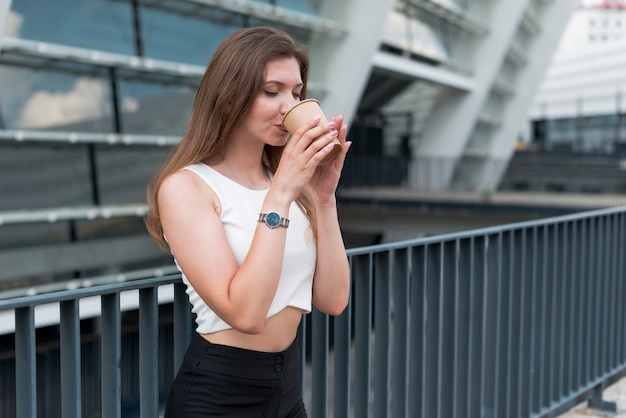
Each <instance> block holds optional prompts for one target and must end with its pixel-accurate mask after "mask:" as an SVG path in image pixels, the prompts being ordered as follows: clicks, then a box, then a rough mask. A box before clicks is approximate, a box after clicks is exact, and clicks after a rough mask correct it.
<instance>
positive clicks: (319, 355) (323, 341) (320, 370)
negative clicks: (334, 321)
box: [311, 309, 328, 418]
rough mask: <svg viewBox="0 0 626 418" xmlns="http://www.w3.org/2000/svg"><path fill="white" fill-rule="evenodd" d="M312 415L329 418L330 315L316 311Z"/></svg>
mask: <svg viewBox="0 0 626 418" xmlns="http://www.w3.org/2000/svg"><path fill="white" fill-rule="evenodd" d="M311 335H312V341H311V364H312V366H313V367H312V375H311V382H312V388H311V389H312V402H311V415H312V416H314V417H316V418H318V417H319V418H325V417H327V416H328V409H327V408H326V405H327V404H328V395H327V390H328V315H326V314H323V313H322V312H320V311H318V310H317V309H314V310H313V312H311Z"/></svg>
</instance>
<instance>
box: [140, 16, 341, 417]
mask: <svg viewBox="0 0 626 418" xmlns="http://www.w3.org/2000/svg"><path fill="white" fill-rule="evenodd" d="M308 68H309V63H308V58H307V56H306V54H305V53H304V52H303V51H302V50H301V49H300V48H299V47H298V46H297V45H296V44H295V42H294V41H293V39H292V38H291V37H289V36H288V35H287V34H286V33H284V32H281V31H279V30H276V29H272V28H267V27H254V28H247V29H242V30H239V31H236V32H235V33H233V34H231V35H230V36H228V37H227V38H226V39H225V40H224V41H223V42H222V44H221V45H220V46H219V47H218V49H217V51H216V52H215V54H214V55H213V57H212V59H211V62H210V63H209V65H208V67H207V70H206V72H205V74H204V76H203V78H202V81H201V83H200V86H199V88H198V91H197V94H196V99H195V103H194V107H193V111H192V114H191V119H190V122H189V126H188V128H187V131H186V132H185V135H184V136H183V138H182V140H181V142H180V144H179V145H178V146H177V147H176V148H175V150H174V151H173V154H172V155H171V157H170V158H169V160H168V161H167V162H166V164H165V166H164V167H163V168H162V170H161V171H160V172H159V173H158V174H157V175H156V176H155V178H154V179H153V181H152V183H151V185H150V187H149V190H148V205H149V212H148V215H147V218H146V224H147V227H148V230H149V232H150V233H151V235H152V236H153V237H154V239H155V240H156V241H157V242H158V243H159V244H160V245H161V246H162V247H163V248H164V249H167V250H169V251H171V253H172V254H173V256H174V259H175V261H176V263H177V265H178V267H179V269H180V270H181V272H182V273H183V281H184V282H185V284H186V285H187V294H188V295H189V300H190V302H191V304H192V310H193V312H194V313H195V314H196V323H197V324H196V325H197V326H196V331H197V332H196V333H194V336H193V338H192V342H191V344H190V346H189V349H188V350H187V353H186V355H185V358H184V360H183V363H182V365H181V369H180V370H179V372H178V374H177V376H176V378H175V380H174V383H173V386H172V388H171V391H170V394H169V398H168V401H167V405H166V411H165V415H166V417H168V418H174V417H177V418H178V417H211V416H218V415H219V416H230V417H253V416H254V417H257V416H258V417H261V416H264V417H306V411H305V408H304V403H303V400H302V388H301V387H300V382H301V379H300V376H299V373H300V364H299V362H300V355H299V353H298V346H297V343H296V342H295V339H296V333H297V329H298V325H299V324H300V321H301V320H302V315H303V314H304V313H308V312H310V310H311V304H313V305H315V307H316V308H317V309H319V310H320V311H322V312H324V313H327V314H330V315H338V314H340V313H341V312H342V311H343V310H344V309H345V307H346V305H347V303H348V297H349V292H350V280H349V276H350V275H349V267H348V262H347V257H346V252H345V247H344V243H343V239H342V236H341V231H340V229H339V223H338V219H337V206H336V200H335V190H336V187H337V184H338V182H339V177H340V174H341V169H342V167H343V162H344V159H345V156H346V153H347V152H348V149H349V148H350V142H346V138H345V137H346V132H347V129H348V127H347V125H346V124H344V123H343V119H344V118H343V116H338V117H333V118H332V121H331V122H330V123H329V124H328V126H320V123H319V121H320V118H319V117H315V118H313V119H312V120H310V121H309V122H308V124H306V126H304V127H302V128H300V129H299V130H298V131H296V132H295V133H294V134H293V135H292V136H291V137H290V136H289V134H288V133H287V132H286V131H285V129H284V128H283V127H282V126H281V121H282V117H283V115H284V114H285V112H286V111H287V110H289V108H290V107H291V106H293V105H294V104H295V103H297V102H298V101H299V100H301V99H303V98H304V97H305V95H306V86H307V77H308ZM335 137H338V139H339V140H340V142H341V144H342V151H341V153H340V155H339V156H338V157H337V158H336V159H335V160H334V161H333V162H331V163H330V164H327V165H318V163H319V162H320V161H321V160H322V159H323V158H324V157H325V156H326V155H327V154H328V153H329V152H330V151H331V150H332V141H333V139H334V138H335Z"/></svg>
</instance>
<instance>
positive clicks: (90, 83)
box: [0, 65, 112, 132]
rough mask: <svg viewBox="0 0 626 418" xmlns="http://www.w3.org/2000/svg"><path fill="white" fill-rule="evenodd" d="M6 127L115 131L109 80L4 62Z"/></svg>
mask: <svg viewBox="0 0 626 418" xmlns="http://www.w3.org/2000/svg"><path fill="white" fill-rule="evenodd" d="M0 84H1V85H4V86H11V88H10V89H3V90H2V94H0V110H1V113H2V119H3V120H2V122H3V125H4V128H5V129H45V130H80V131H96V132H102V131H105V132H109V131H111V129H112V128H111V127H112V122H111V105H110V93H109V87H108V82H107V81H106V80H104V79H101V78H94V77H89V76H75V75H72V74H64V73H57V72H52V71H33V70H30V69H26V68H15V67H8V66H1V65H0Z"/></svg>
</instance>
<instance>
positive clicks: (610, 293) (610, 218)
mask: <svg viewBox="0 0 626 418" xmlns="http://www.w3.org/2000/svg"><path fill="white" fill-rule="evenodd" d="M615 218H616V215H607V221H606V235H607V247H608V248H607V250H606V258H607V263H606V265H607V267H606V269H607V271H606V276H607V280H608V289H607V299H608V300H607V316H608V318H607V319H608V323H607V333H608V336H607V337H608V342H609V343H608V356H607V360H606V361H607V370H613V368H615V367H616V366H617V365H618V364H619V363H618V362H617V361H616V356H615V342H616V340H615V336H616V334H617V329H616V328H615V323H616V321H617V319H616V318H617V309H616V305H617V295H616V294H617V283H616V280H617V279H616V277H615V271H616V261H617V254H616V252H615V249H616V247H617V245H618V243H617V240H616V239H615V237H616V235H617V233H616V231H615Z"/></svg>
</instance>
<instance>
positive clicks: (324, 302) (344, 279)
mask: <svg viewBox="0 0 626 418" xmlns="http://www.w3.org/2000/svg"><path fill="white" fill-rule="evenodd" d="M343 120H344V118H343V115H340V116H337V117H333V121H334V122H335V123H336V124H337V125H336V126H338V127H339V132H338V135H337V137H338V139H339V142H340V143H341V144H342V150H341V153H340V154H339V156H338V157H337V158H336V159H335V160H334V161H332V162H331V163H330V164H327V165H324V166H319V167H317V170H316V172H315V175H314V176H313V177H312V178H311V183H310V185H311V187H312V188H313V191H314V196H315V207H316V210H317V264H316V269H315V277H314V278H313V304H314V305H315V307H316V308H317V309H319V310H320V311H322V312H324V313H327V314H329V315H339V314H340V313H341V312H343V310H344V309H345V308H346V306H347V304H348V298H349V296H350V267H349V265H348V257H347V255H346V248H345V245H344V242H343V237H342V234H341V229H340V227H339V219H338V217H337V198H336V197H335V192H336V189H337V185H338V183H339V178H340V176H341V170H342V169H343V163H344V161H345V158H346V154H347V153H348V150H349V149H350V145H352V143H351V142H349V141H346V134H347V132H348V125H346V124H344V123H343Z"/></svg>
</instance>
